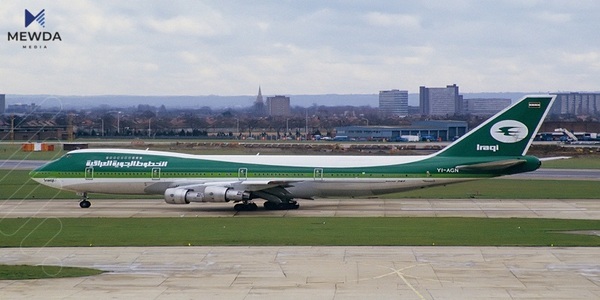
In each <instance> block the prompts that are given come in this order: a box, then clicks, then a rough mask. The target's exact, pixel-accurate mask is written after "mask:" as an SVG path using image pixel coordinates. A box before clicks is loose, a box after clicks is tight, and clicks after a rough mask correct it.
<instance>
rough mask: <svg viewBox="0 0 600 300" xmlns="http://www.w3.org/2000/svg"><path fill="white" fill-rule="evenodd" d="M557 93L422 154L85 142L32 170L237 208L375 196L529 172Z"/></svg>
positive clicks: (89, 184)
mask: <svg viewBox="0 0 600 300" xmlns="http://www.w3.org/2000/svg"><path fill="white" fill-rule="evenodd" d="M554 99H555V96H548V95H538V96H527V97H525V98H523V99H522V100H520V101H518V102H517V103H515V104H513V105H511V106H510V107H508V108H506V109H504V110H503V111H501V112H499V113H497V114H496V115H495V116H493V117H492V118H490V119H489V120H487V121H485V122H484V123H483V124H481V125H479V126H478V127H477V128H475V129H474V130H472V131H470V132H468V133H467V134H465V135H464V136H462V137H461V138H459V139H458V140H456V141H455V142H454V143H452V144H450V145H449V146H448V147H446V148H444V149H442V150H440V151H438V152H437V153H434V154H431V155H424V156H423V155H422V156H329V155H328V156H285V155H255V156H251V155H191V154H180V153H171V152H161V151H149V150H125V149H84V150H75V151H71V152H68V153H67V154H65V155H64V156H62V157H61V158H59V159H57V160H54V161H52V162H49V163H47V164H46V165H44V166H42V167H39V168H37V169H35V170H33V171H32V172H31V174H30V175H31V177H32V178H33V179H34V180H36V181H38V182H39V183H41V184H45V185H47V186H50V187H53V188H57V189H64V190H70V191H74V192H77V193H78V195H80V196H81V201H80V202H79V206H80V207H82V208H88V207H90V205H91V203H90V201H89V200H88V194H90V193H106V194H161V195H164V199H165V201H166V202H167V203H170V204H189V203H190V202H233V203H237V204H236V205H235V206H234V208H235V209H236V210H238V211H242V210H255V209H257V205H256V204H255V203H254V201H255V200H256V199H264V200H266V201H265V202H264V207H265V209H268V210H271V209H296V208H298V206H299V205H298V203H297V202H296V200H295V199H313V198H314V197H336V196H338V197H343V196H345V197H354V196H373V195H381V194H388V193H395V192H400V191H406V190H412V189H418V188H424V187H430V186H437V185H446V184H451V183H457V182H464V181H469V180H476V179H482V178H491V177H497V176H502V175H509V174H516V173H523V172H530V171H533V170H536V169H537V168H539V166H540V165H541V162H540V160H539V159H538V158H537V157H534V156H528V155H525V154H526V152H527V149H529V146H530V145H531V143H532V141H533V139H534V137H535V134H536V132H537V131H538V129H539V127H540V126H541V124H542V121H543V120H544V118H545V116H546V114H547V113H548V110H549V109H550V107H551V106H552V103H553V102H554Z"/></svg>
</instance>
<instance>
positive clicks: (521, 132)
mask: <svg viewBox="0 0 600 300" xmlns="http://www.w3.org/2000/svg"><path fill="white" fill-rule="evenodd" d="M490 134H491V135H492V137H493V138H494V139H495V140H496V141H498V142H502V143H509V144H510V143H516V142H520V141H522V140H523V139H524V138H526V137H527V135H528V134H529V129H527V126H525V124H523V123H521V122H519V121H515V120H504V121H500V122H498V123H496V124H494V125H493V126H492V128H490Z"/></svg>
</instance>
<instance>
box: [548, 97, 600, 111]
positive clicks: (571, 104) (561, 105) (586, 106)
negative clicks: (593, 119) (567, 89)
mask: <svg viewBox="0 0 600 300" xmlns="http://www.w3.org/2000/svg"><path fill="white" fill-rule="evenodd" d="M555 95H556V100H555V101H554V105H552V108H551V109H550V114H555V115H574V116H578V115H600V93H556V94H555Z"/></svg>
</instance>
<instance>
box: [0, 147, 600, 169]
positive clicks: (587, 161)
mask: <svg viewBox="0 0 600 300" xmlns="http://www.w3.org/2000/svg"><path fill="white" fill-rule="evenodd" d="M125 141H126V140H125ZM120 142H123V141H120ZM151 142H152V141H149V142H148V143H149V145H150V144H151ZM168 142H175V141H168ZM190 142H193V141H190ZM284 143H289V142H284ZM21 144H22V143H21V142H15V143H14V144H11V143H0V159H10V160H21V159H25V160H53V159H56V158H59V157H61V156H62V155H63V154H65V153H66V152H65V151H63V150H62V147H61V145H60V144H55V149H56V151H53V152H23V151H21ZM119 147H121V148H123V147H124V148H131V146H130V145H127V144H125V145H123V146H119ZM138 148H140V147H138ZM140 149H145V148H143V147H141V148H140ZM151 149H154V148H152V147H151ZM160 149H161V150H168V147H167V146H165V145H162V146H161V147H160ZM177 152H183V153H190V154H205V155H214V154H248V151H245V150H244V149H241V148H240V149H237V148H227V149H208V150H198V149H186V148H183V149H181V150H177ZM284 153H285V152H282V154H284ZM311 154H314V153H311ZM542 168H558V169H600V157H599V156H598V155H581V156H577V157H573V158H571V159H564V160H554V161H547V162H544V163H543V164H542Z"/></svg>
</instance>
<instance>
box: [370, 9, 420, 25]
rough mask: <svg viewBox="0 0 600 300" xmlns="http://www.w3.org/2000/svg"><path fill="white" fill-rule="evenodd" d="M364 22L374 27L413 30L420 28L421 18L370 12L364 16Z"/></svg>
mask: <svg viewBox="0 0 600 300" xmlns="http://www.w3.org/2000/svg"><path fill="white" fill-rule="evenodd" d="M364 20H365V21H366V22H367V23H368V24H369V25H372V26H381V27H402V28H413V29H414V28H419V27H420V19H419V17H417V16H412V15H405V14H388V13H381V12H370V13H367V14H366V15H365V16H364Z"/></svg>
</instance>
